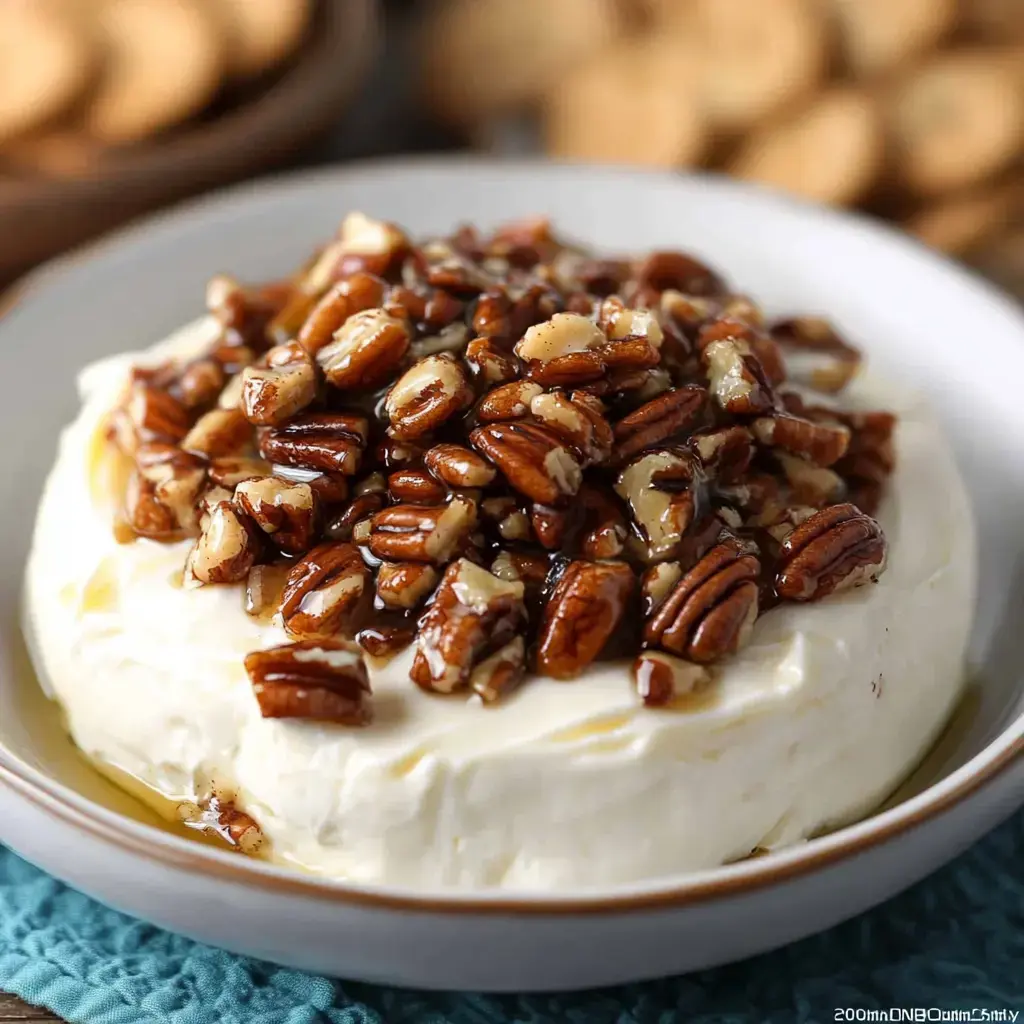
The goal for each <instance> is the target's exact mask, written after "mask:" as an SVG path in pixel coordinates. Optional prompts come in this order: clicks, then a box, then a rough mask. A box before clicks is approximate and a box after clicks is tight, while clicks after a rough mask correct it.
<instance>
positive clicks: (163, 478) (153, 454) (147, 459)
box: [128, 442, 206, 539]
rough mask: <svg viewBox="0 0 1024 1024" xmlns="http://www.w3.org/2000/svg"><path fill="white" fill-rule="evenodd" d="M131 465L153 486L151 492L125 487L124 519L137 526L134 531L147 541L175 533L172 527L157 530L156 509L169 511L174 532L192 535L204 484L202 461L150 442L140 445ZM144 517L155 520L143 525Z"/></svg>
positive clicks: (158, 514)
mask: <svg viewBox="0 0 1024 1024" xmlns="http://www.w3.org/2000/svg"><path fill="white" fill-rule="evenodd" d="M135 465H136V467H137V468H138V472H139V474H140V475H141V476H143V477H145V479H146V481H148V482H149V483H150V484H152V485H153V486H152V490H151V491H150V490H148V489H147V488H144V487H143V488H141V489H140V488H139V487H138V486H137V485H133V486H130V487H129V501H128V518H129V521H130V522H133V521H134V522H137V523H138V528H136V531H135V532H136V533H138V534H140V535H141V536H143V537H150V538H151V539H163V538H162V537H161V535H164V536H165V537H166V538H170V536H171V535H172V534H174V533H175V532H176V530H175V527H172V528H171V529H170V530H166V531H165V530H162V529H161V528H160V526H161V523H160V519H161V518H162V516H161V513H160V512H159V511H158V510H157V506H158V507H159V508H164V509H169V510H170V512H171V513H172V514H173V516H174V521H175V523H176V529H177V530H178V531H181V532H184V533H192V532H194V530H195V525H196V509H195V505H196V499H197V498H198V497H199V494H200V492H201V491H202V488H203V485H204V484H205V482H206V470H205V468H204V466H203V460H202V459H201V458H199V457H197V456H195V455H192V454H190V453H189V452H184V451H182V450H181V449H180V448H177V447H175V446H174V445H167V444H161V443H159V442H151V443H149V444H144V445H140V447H139V450H138V451H137V452H136V453H135ZM151 503H155V504H151ZM147 509H148V511H147ZM147 516H149V517H152V516H156V518H155V519H151V521H149V522H148V523H147Z"/></svg>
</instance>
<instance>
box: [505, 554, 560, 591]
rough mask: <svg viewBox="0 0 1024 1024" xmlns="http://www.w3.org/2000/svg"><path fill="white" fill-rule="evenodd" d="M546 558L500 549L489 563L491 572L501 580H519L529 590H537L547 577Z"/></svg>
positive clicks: (547, 565)
mask: <svg viewBox="0 0 1024 1024" xmlns="http://www.w3.org/2000/svg"><path fill="white" fill-rule="evenodd" d="M548 569H549V564H548V560H547V558H544V557H542V556H540V555H527V554H522V553H520V552H517V551H501V552H499V553H498V555H497V557H496V558H495V559H494V561H493V562H492V563H491V572H492V573H493V574H494V575H495V576H497V577H498V579H501V580H509V581H511V582H516V581H520V582H522V583H523V585H524V586H525V587H526V590H527V592H529V591H530V590H539V588H540V587H542V586H544V583H545V582H546V580H547V578H548Z"/></svg>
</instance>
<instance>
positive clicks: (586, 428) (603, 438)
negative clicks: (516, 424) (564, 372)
mask: <svg viewBox="0 0 1024 1024" xmlns="http://www.w3.org/2000/svg"><path fill="white" fill-rule="evenodd" d="M591 403H596V400H595V399H594V398H593V396H592V395H586V394H581V393H578V392H573V396H572V398H566V396H565V395H564V394H562V393H561V392H557V391H556V392H554V393H552V394H547V395H537V396H536V397H535V398H533V399H532V400H531V402H530V413H531V414H532V416H533V417H534V419H536V420H537V422H538V423H540V424H542V425H543V426H544V427H546V428H547V429H548V430H550V431H551V432H552V433H553V434H556V435H557V436H558V437H560V438H562V439H563V440H564V441H566V442H567V443H568V444H569V445H570V446H571V448H572V449H573V451H574V453H575V455H576V457H577V460H578V461H579V462H580V463H581V464H583V463H594V464H597V463H601V462H605V461H606V460H607V459H608V456H609V455H610V454H611V449H612V444H613V441H614V436H613V434H612V428H611V427H610V426H609V425H608V421H607V420H606V419H605V418H604V415H603V412H602V411H601V410H600V409H599V408H595V406H594V405H593V404H591Z"/></svg>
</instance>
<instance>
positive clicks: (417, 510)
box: [368, 494, 477, 565]
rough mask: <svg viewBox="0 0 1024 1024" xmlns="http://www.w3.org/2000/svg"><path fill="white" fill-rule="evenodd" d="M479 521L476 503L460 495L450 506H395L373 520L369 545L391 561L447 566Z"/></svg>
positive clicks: (456, 496)
mask: <svg viewBox="0 0 1024 1024" xmlns="http://www.w3.org/2000/svg"><path fill="white" fill-rule="evenodd" d="M476 522H477V507H476V502H474V501H470V500H469V499H468V498H464V497H462V496H461V495H458V494H457V495H455V496H454V497H453V498H452V499H451V501H450V502H448V504H447V505H439V506H432V507H427V506H421V505H393V506H392V507H391V508H386V509H384V510H382V511H381V512H378V513H377V514H376V515H375V516H374V517H373V519H372V520H371V523H370V530H371V532H370V537H369V541H368V546H369V548H370V551H371V553H372V554H373V555H374V556H376V557H377V558H381V559H385V560H387V561H393V562H406V561H408V562H433V563H435V564H436V565H444V564H445V563H446V562H448V561H450V560H451V558H452V557H453V556H454V555H455V554H456V552H457V551H458V549H459V547H460V545H461V544H462V543H463V542H464V541H465V540H466V538H467V537H468V536H469V535H470V533H472V532H473V529H474V528H475V527H476Z"/></svg>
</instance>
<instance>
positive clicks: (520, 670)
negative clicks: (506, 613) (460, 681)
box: [469, 636, 526, 704]
mask: <svg viewBox="0 0 1024 1024" xmlns="http://www.w3.org/2000/svg"><path fill="white" fill-rule="evenodd" d="M525 674H526V644H525V642H524V641H523V638H522V637H521V636H517V637H513V638H512V639H511V640H510V641H509V642H508V643H507V644H505V646H504V647H501V648H499V649H498V650H497V651H495V652H494V654H492V655H491V656H490V657H489V658H485V659H484V660H483V661H481V662H480V664H479V665H477V666H476V668H474V669H473V671H472V672H471V673H470V675H469V685H470V688H471V689H472V690H473V692H474V693H476V694H477V695H478V696H479V697H480V699H481V700H482V701H483V702H484V703H485V704H494V703H495V702H496V701H499V700H501V699H502V698H503V697H506V696H508V694H510V693H511V692H512V691H513V690H514V689H515V688H516V687H517V686H518V685H519V684H520V683H521V682H522V681H523V677H524V676H525Z"/></svg>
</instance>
